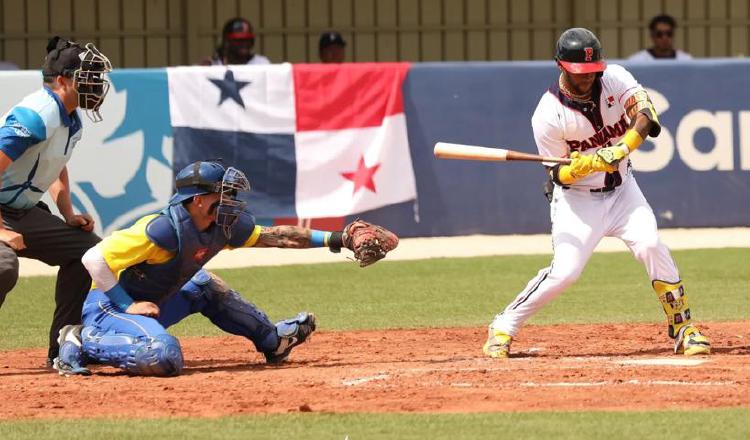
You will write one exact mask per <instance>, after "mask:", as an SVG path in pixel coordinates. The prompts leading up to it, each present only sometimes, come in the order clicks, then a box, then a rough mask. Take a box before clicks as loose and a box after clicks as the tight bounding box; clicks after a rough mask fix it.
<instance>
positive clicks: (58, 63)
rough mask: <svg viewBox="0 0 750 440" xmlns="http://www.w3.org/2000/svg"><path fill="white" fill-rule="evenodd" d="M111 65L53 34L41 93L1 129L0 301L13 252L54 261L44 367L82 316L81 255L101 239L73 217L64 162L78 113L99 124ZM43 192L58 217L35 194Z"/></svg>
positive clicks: (76, 135)
mask: <svg viewBox="0 0 750 440" xmlns="http://www.w3.org/2000/svg"><path fill="white" fill-rule="evenodd" d="M111 70H112V65H111V64H110V62H109V60H108V59H107V57H106V56H104V55H103V54H102V53H101V52H99V50H98V49H97V48H96V47H95V46H94V45H93V44H91V43H89V44H86V45H85V46H84V45H80V44H78V43H75V42H73V41H68V40H66V39H64V38H60V37H54V38H52V39H51V40H50V41H49V43H48V45H47V56H46V58H45V60H44V66H43V67H42V75H43V78H44V84H43V87H42V88H41V89H40V90H37V91H36V92H34V93H32V94H30V95H28V96H26V97H25V98H24V99H23V100H22V101H21V102H19V103H18V104H16V105H15V106H14V107H13V108H11V109H10V110H9V111H8V112H7V113H6V114H5V115H4V116H3V118H2V124H1V126H0V306H1V305H2V304H3V302H4V301H5V297H6V296H7V294H8V293H9V292H10V291H11V290H12V289H13V287H14V286H15V284H16V281H17V279H18V257H26V258H32V259H35V260H39V261H43V262H44V263H47V264H49V265H51V266H60V270H59V271H58V273H57V284H56V286H55V304H56V307H55V312H54V316H53V318H52V326H51V328H50V334H49V351H48V356H49V358H48V364H49V365H51V364H52V360H53V359H54V358H55V357H57V355H58V348H59V343H58V337H59V336H58V335H59V331H60V329H61V328H62V327H63V326H65V325H68V324H77V323H79V322H80V320H81V308H82V305H83V300H84V298H85V297H86V294H87V293H88V290H89V287H90V285H91V278H90V277H89V274H88V272H87V271H86V269H85V268H84V267H83V264H82V263H81V257H82V256H83V254H84V253H85V252H86V251H87V250H88V249H89V248H91V247H92V246H94V245H95V244H96V243H98V242H99V241H100V239H99V237H97V236H96V234H94V233H92V230H93V228H94V220H93V219H92V218H91V216H89V215H88V214H76V213H75V212H74V211H73V205H72V203H71V198H70V183H69V180H68V169H67V167H66V163H67V162H68V160H70V157H71V155H72V154H73V151H74V150H75V146H76V143H78V141H79V140H80V139H81V135H82V131H83V124H82V122H81V111H80V110H79V109H82V110H84V111H85V112H86V113H87V114H88V116H89V118H90V119H91V120H92V121H94V122H98V121H101V119H102V117H101V114H100V113H99V108H100V107H101V105H102V103H103V102H104V98H105V96H106V95H107V91H108V89H109V82H108V81H107V79H106V78H105V74H106V73H107V72H109V71H111ZM47 191H49V193H50V196H51V197H52V200H54V202H55V203H56V204H57V208H58V209H59V211H60V214H61V215H62V217H63V218H62V219H61V218H59V217H57V216H55V215H52V214H51V213H50V211H49V209H48V207H47V205H45V204H44V203H43V202H41V201H40V199H41V197H42V196H43V195H44V193H46V192H47Z"/></svg>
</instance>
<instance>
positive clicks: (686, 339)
mask: <svg viewBox="0 0 750 440" xmlns="http://www.w3.org/2000/svg"><path fill="white" fill-rule="evenodd" d="M674 352H675V353H676V354H684V355H685V356H694V355H696V354H710V353H711V344H710V343H709V342H708V338H707V337H705V336H703V334H701V332H699V331H698V329H697V328H695V327H694V326H692V325H686V326H683V327H682V328H681V329H680V331H679V332H678V333H677V338H675V344H674Z"/></svg>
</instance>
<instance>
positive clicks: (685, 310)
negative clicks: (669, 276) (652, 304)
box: [652, 280, 690, 338]
mask: <svg viewBox="0 0 750 440" xmlns="http://www.w3.org/2000/svg"><path fill="white" fill-rule="evenodd" d="M652 284H653V287H654V290H655V291H656V294H657V295H659V302H661V305H662V307H663V308H664V313H665V314H666V315H667V324H668V329H669V337H670V338H676V337H677V334H678V333H679V332H680V329H681V328H682V327H684V326H686V325H688V324H690V306H689V304H688V297H687V293H686V292H685V287H684V286H683V285H682V282H680V281H678V282H676V283H674V284H670V283H667V282H664V281H659V280H654V281H653V283H652Z"/></svg>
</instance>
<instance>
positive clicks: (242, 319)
mask: <svg viewBox="0 0 750 440" xmlns="http://www.w3.org/2000/svg"><path fill="white" fill-rule="evenodd" d="M183 290H190V291H194V292H195V291H200V293H199V295H200V296H201V304H202V306H201V309H200V312H201V313H202V314H203V315H204V316H206V317H207V318H208V319H210V320H211V322H213V323H214V324H216V326H218V327H219V328H221V329H222V330H224V331H226V332H228V333H231V334H233V335H239V336H244V337H246V338H248V339H250V340H251V341H252V342H253V344H255V348H256V349H257V350H258V351H260V352H267V351H271V350H274V349H276V347H278V345H279V338H278V336H277V334H276V326H275V325H274V324H273V323H272V322H271V320H270V319H269V318H268V316H267V315H266V314H265V313H263V311H262V310H260V309H259V308H258V307H256V306H255V304H253V303H251V302H250V301H248V300H246V299H245V298H243V297H242V295H240V294H239V293H238V292H237V291H235V290H233V289H230V288H229V286H227V285H226V283H225V282H224V280H222V279H221V278H219V277H218V276H216V275H215V274H212V273H209V272H207V271H204V270H202V271H199V272H198V273H197V274H196V275H195V276H194V277H193V279H192V280H190V282H188V283H187V284H186V285H185V287H183Z"/></svg>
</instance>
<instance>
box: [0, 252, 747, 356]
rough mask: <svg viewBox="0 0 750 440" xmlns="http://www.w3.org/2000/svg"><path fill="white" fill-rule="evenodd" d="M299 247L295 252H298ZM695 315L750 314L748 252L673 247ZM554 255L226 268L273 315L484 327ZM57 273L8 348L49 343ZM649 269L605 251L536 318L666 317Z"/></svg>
mask: <svg viewBox="0 0 750 440" xmlns="http://www.w3.org/2000/svg"><path fill="white" fill-rule="evenodd" d="M290 252H291V251H290ZM674 256H675V259H676V260H677V263H678V265H679V267H680V270H681V272H682V274H683V276H684V281H685V283H686V286H687V290H688V293H689V296H690V301H691V308H692V311H693V316H694V317H695V318H696V319H697V320H699V321H701V320H712V321H717V320H718V321H720V320H739V319H750V301H748V299H747V295H748V292H750V271H748V270H747V257H748V256H750V250H748V249H719V250H693V251H679V252H675V253H674ZM548 264H549V257H547V256H501V257H482V258H463V259H433V260H420V261H408V262H389V261H384V262H382V263H379V264H377V265H375V266H371V267H368V268H366V269H360V268H359V267H357V266H356V265H354V264H347V263H342V264H320V265H307V266H285V267H263V268H251V269H235V270H221V271H217V272H218V273H219V274H220V275H221V276H222V277H224V279H225V280H226V281H227V282H228V283H229V284H230V285H231V286H232V287H233V288H234V289H236V290H238V291H239V292H242V293H243V294H244V295H245V297H247V298H249V299H250V300H251V301H253V302H254V303H255V304H257V305H258V306H259V307H261V308H262V309H264V310H265V311H267V312H268V314H269V315H270V316H271V318H272V319H281V318H284V317H287V316H290V315H293V314H295V313H296V312H297V311H299V310H303V309H306V310H311V311H314V312H315V313H316V314H317V316H318V318H319V323H320V327H321V329H326V330H345V329H377V328H404V327H445V326H474V325H484V324H487V323H488V322H489V321H491V320H492V317H493V316H494V315H495V314H496V313H497V312H499V311H500V310H502V308H504V307H505V305H506V304H507V303H508V302H510V301H511V300H512V299H513V298H514V297H515V295H516V294H517V293H518V291H520V290H521V289H523V288H524V286H525V285H526V283H527V282H528V280H529V279H530V278H532V277H533V276H534V275H535V274H536V273H537V271H538V270H539V269H540V268H542V267H545V266H547V265H548ZM53 289H54V278H52V277H32V278H22V279H20V280H19V282H18V285H17V286H16V288H15V289H14V290H13V291H12V292H11V293H10V294H9V295H8V299H7V300H6V302H5V305H4V306H3V308H2V309H0V334H2V335H3V337H2V338H0V350H9V349H14V348H19V347H41V346H44V345H46V334H47V329H48V325H49V322H50V320H51V316H52V305H53V300H52V297H53ZM663 319H664V318H663V313H662V311H661V306H660V305H659V303H658V301H657V300H656V297H655V294H654V293H653V291H652V290H651V288H650V282H649V280H648V277H647V276H646V274H645V271H644V269H643V267H642V266H641V265H640V264H639V263H637V262H636V261H635V260H634V259H633V258H632V256H631V255H630V254H626V253H615V254H597V255H595V256H594V257H593V258H592V260H591V261H590V262H589V265H588V267H587V268H586V271H585V272H584V274H583V276H582V277H581V279H580V280H579V281H578V282H577V283H576V284H575V285H574V286H573V287H572V288H570V289H569V290H568V291H567V292H565V293H564V294H562V295H561V296H560V297H558V298H557V299H556V300H555V301H554V302H552V303H551V304H550V305H548V306H547V307H546V308H545V309H543V310H542V311H541V312H540V313H539V314H538V315H536V316H535V317H534V318H533V319H532V321H531V322H532V323H538V324H541V323H583V322H626V321H627V322H662V320H663ZM173 331H174V333H175V334H176V335H178V336H184V335H218V334H221V333H222V332H221V331H220V330H218V329H216V328H215V327H213V325H212V324H211V323H210V322H209V321H208V320H207V319H205V318H203V317H202V316H199V315H197V316H192V317H190V318H188V319H186V320H185V321H184V322H182V323H180V324H179V325H177V326H176V327H175V328H174V330H173Z"/></svg>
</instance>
